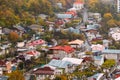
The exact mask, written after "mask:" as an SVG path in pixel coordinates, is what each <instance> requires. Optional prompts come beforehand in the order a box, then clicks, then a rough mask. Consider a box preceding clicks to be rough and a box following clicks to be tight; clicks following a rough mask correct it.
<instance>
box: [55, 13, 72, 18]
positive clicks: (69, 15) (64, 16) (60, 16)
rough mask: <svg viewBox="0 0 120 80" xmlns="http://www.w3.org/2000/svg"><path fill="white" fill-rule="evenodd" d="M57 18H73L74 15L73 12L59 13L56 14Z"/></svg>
mask: <svg viewBox="0 0 120 80" xmlns="http://www.w3.org/2000/svg"><path fill="white" fill-rule="evenodd" d="M56 16H57V18H60V19H66V18H68V19H71V18H73V15H72V14H65V13H64V14H62V13H59V14H56Z"/></svg>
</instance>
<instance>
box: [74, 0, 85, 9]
mask: <svg viewBox="0 0 120 80" xmlns="http://www.w3.org/2000/svg"><path fill="white" fill-rule="evenodd" d="M73 8H75V9H76V10H81V9H82V8H84V2H82V1H81V0H76V1H75V2H74V3H73Z"/></svg>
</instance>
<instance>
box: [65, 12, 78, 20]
mask: <svg viewBox="0 0 120 80" xmlns="http://www.w3.org/2000/svg"><path fill="white" fill-rule="evenodd" d="M65 14H72V16H73V17H74V18H75V17H76V16H77V13H76V11H67V12H66V13H65Z"/></svg>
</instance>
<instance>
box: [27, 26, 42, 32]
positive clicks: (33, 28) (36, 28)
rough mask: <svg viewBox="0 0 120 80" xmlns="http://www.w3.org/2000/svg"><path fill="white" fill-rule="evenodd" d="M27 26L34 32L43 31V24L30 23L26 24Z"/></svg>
mask: <svg viewBox="0 0 120 80" xmlns="http://www.w3.org/2000/svg"><path fill="white" fill-rule="evenodd" d="M28 28H30V29H32V30H33V31H35V32H37V33H38V32H41V31H44V29H43V26H40V25H37V24H32V25H30V26H28Z"/></svg>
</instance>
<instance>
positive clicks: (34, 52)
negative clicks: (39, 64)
mask: <svg viewBox="0 0 120 80" xmlns="http://www.w3.org/2000/svg"><path fill="white" fill-rule="evenodd" d="M26 54H29V55H35V54H37V51H29V52H27V53H26Z"/></svg>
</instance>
